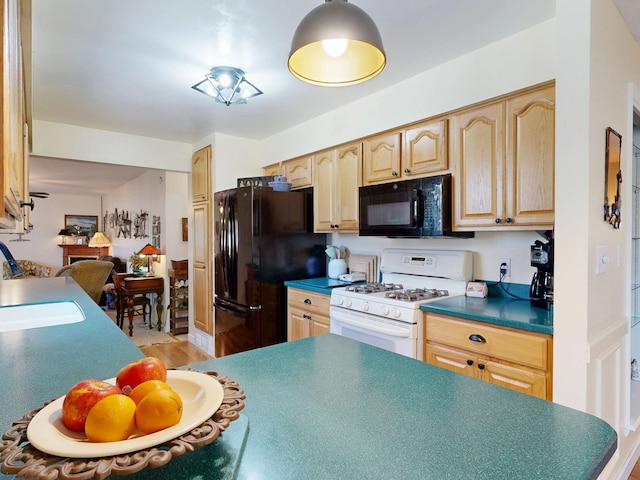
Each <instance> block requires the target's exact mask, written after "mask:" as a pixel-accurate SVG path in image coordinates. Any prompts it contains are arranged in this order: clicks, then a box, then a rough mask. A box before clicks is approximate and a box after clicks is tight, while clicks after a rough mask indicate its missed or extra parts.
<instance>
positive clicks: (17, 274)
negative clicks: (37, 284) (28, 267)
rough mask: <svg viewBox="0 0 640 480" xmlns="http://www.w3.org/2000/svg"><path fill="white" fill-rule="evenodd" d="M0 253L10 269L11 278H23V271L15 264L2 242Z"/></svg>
mask: <svg viewBox="0 0 640 480" xmlns="http://www.w3.org/2000/svg"><path fill="white" fill-rule="evenodd" d="M0 252H2V254H3V255H4V258H6V260H7V263H8V264H9V268H10V269H11V277H12V278H15V277H21V276H23V275H24V270H23V269H22V267H21V266H20V265H18V264H17V263H16V261H15V260H14V258H13V255H11V252H10V251H9V249H8V248H7V246H6V245H5V244H4V243H2V242H0Z"/></svg>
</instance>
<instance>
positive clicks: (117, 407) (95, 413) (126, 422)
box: [84, 393, 136, 442]
mask: <svg viewBox="0 0 640 480" xmlns="http://www.w3.org/2000/svg"><path fill="white" fill-rule="evenodd" d="M135 429H136V402H134V401H133V400H131V399H130V398H129V397H127V396H126V395H123V394H120V393H116V394H114V395H109V396H108V397H104V398H103V399H102V400H100V401H99V402H98V403H96V404H95V405H94V406H93V407H92V408H91V410H89V414H88V415H87V421H86V423H85V424H84V433H85V434H86V435H87V438H88V439H89V440H91V441H92V442H117V441H119V440H126V439H127V438H129V435H131V434H132V433H133V431H134V430H135Z"/></svg>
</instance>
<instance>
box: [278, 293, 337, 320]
mask: <svg viewBox="0 0 640 480" xmlns="http://www.w3.org/2000/svg"><path fill="white" fill-rule="evenodd" d="M288 297H289V298H288V300H287V303H288V305H289V307H290V308H298V309H300V310H303V311H305V312H309V313H316V314H321V315H324V316H326V317H328V316H329V303H330V297H329V295H323V294H322V293H315V292H310V291H308V290H300V289H298V288H291V287H289V289H288Z"/></svg>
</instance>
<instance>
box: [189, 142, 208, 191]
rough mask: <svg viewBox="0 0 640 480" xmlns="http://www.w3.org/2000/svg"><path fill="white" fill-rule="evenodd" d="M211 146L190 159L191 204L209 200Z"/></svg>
mask: <svg viewBox="0 0 640 480" xmlns="http://www.w3.org/2000/svg"><path fill="white" fill-rule="evenodd" d="M210 185H211V145H207V146H206V147H204V148H201V149H200V150H198V151H197V152H195V153H194V154H193V156H192V157H191V195H192V201H193V202H205V201H207V200H209V196H210V192H211V187H210Z"/></svg>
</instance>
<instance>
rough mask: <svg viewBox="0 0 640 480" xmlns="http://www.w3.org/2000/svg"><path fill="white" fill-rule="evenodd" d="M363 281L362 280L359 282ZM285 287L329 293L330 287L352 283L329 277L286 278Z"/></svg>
mask: <svg viewBox="0 0 640 480" xmlns="http://www.w3.org/2000/svg"><path fill="white" fill-rule="evenodd" d="M359 283H364V282H359ZM284 285H285V286H286V287H294V288H301V289H302V290H310V291H312V292H318V293H324V294H326V295H331V289H333V288H336V287H346V286H347V285H352V283H351V282H343V281H342V280H336V279H333V278H329V277H320V278H306V279H303V280H287V281H286V282H284Z"/></svg>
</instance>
